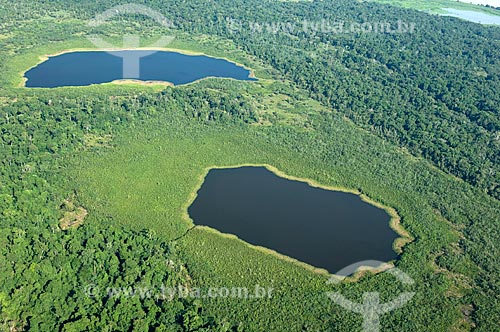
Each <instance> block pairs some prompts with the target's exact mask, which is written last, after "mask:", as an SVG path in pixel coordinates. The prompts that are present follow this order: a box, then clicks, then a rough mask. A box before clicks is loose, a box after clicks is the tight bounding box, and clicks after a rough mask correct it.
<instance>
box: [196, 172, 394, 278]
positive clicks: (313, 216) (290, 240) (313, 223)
mask: <svg viewBox="0 0 500 332" xmlns="http://www.w3.org/2000/svg"><path fill="white" fill-rule="evenodd" d="M188 212H189V215H190V217H191V218H192V219H193V220H194V222H195V224H196V225H204V226H209V227H212V228H215V229H217V230H219V231H220V232H223V233H229V234H234V235H236V236H238V237H239V238H240V239H242V240H244V241H246V242H248V243H251V244H254V245H258V246H262V247H266V248H269V249H273V250H275V251H277V252H278V253H281V254H284V255H287V256H289V257H292V258H295V259H297V260H299V261H302V262H305V263H308V264H310V265H312V266H314V267H319V268H323V269H326V270H328V271H329V272H331V273H335V272H337V271H339V270H340V269H342V268H343V267H346V266H348V265H350V264H353V263H356V262H359V261H364V260H378V261H390V260H393V259H395V258H397V255H396V253H395V252H394V251H393V249H392V244H393V242H394V240H395V239H396V238H397V237H398V235H397V234H396V232H395V231H393V230H392V229H391V228H390V227H389V221H390V216H389V215H388V214H387V213H386V212H385V211H384V210H382V209H380V208H377V207H375V206H373V205H370V204H368V203H366V202H364V201H362V200H361V198H360V197H359V196H357V195H354V194H350V193H343V192H338V191H330V190H325V189H320V188H314V187H311V186H309V185H308V184H307V183H304V182H298V181H291V180H287V179H284V178H281V177H278V176H277V175H275V174H274V173H272V172H270V171H269V170H267V169H266V168H264V167H242V168H232V169H213V170H211V171H210V172H209V173H208V175H207V177H206V178H205V181H204V183H203V185H202V187H201V188H200V190H199V191H198V196H197V198H196V199H195V201H194V202H193V204H192V205H191V206H190V207H189V209H188Z"/></svg>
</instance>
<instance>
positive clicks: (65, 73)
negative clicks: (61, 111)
mask: <svg viewBox="0 0 500 332" xmlns="http://www.w3.org/2000/svg"><path fill="white" fill-rule="evenodd" d="M151 53H152V54H151ZM250 76H251V75H250V71H249V70H248V69H246V68H244V67H242V66H239V65H237V64H235V63H233V62H230V61H227V60H224V59H218V58H213V57H209V56H205V55H186V54H181V53H177V52H166V51H156V52H151V51H146V50H140V51H139V50H130V51H114V52H105V51H87V52H71V53H64V54H61V55H58V56H53V57H49V59H48V60H46V61H44V62H42V63H40V64H39V65H37V66H36V67H34V68H32V69H30V70H29V71H27V72H26V74H25V77H26V79H27V81H26V86H27V87H39V88H54V87H61V86H86V85H91V84H99V83H107V82H112V81H115V80H122V79H135V80H141V81H160V82H170V83H172V84H174V85H180V84H186V83H191V82H195V81H197V80H200V79H203V78H207V77H220V78H233V79H237V80H255V79H254V78H251V77H250Z"/></svg>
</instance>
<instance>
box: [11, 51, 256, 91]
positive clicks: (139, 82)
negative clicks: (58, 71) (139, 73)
mask: <svg viewBox="0 0 500 332" xmlns="http://www.w3.org/2000/svg"><path fill="white" fill-rule="evenodd" d="M118 51H158V52H172V53H178V54H183V55H190V56H206V57H208V58H212V59H219V60H225V61H227V62H229V63H232V64H234V65H236V66H237V67H240V68H243V69H245V70H248V72H249V74H248V78H250V79H257V77H256V76H255V70H254V69H253V68H249V67H247V66H245V65H244V64H242V63H239V62H236V61H234V60H231V59H228V58H226V57H216V56H212V55H208V54H205V53H202V52H194V51H189V50H185V49H177V48H168V47H137V48H102V49H99V48H69V49H65V50H61V51H58V52H56V53H51V54H42V55H40V56H39V57H38V61H37V62H36V63H35V64H34V65H33V66H31V67H29V68H27V69H26V70H23V71H22V72H21V73H20V74H19V75H20V76H21V81H20V82H19V85H18V87H20V88H29V89H33V87H27V86H26V83H27V81H28V78H27V77H26V76H25V75H26V73H27V72H28V71H30V70H31V69H33V68H35V67H37V66H38V65H40V64H42V63H44V62H46V61H48V60H49V59H50V58H53V57H57V56H60V55H63V54H68V53H77V52H118ZM208 78H214V76H210V77H204V78H201V79H198V80H195V81H193V82H189V83H186V84H178V85H175V84H173V83H172V82H168V81H142V80H135V79H133V80H131V79H119V80H114V81H111V82H105V83H98V84H91V85H100V84H122V85H160V84H161V85H167V86H184V85H189V84H194V83H197V82H199V81H201V80H205V79H208ZM217 78H220V77H217ZM143 82H144V83H143ZM152 82H154V83H155V84H152ZM156 82H158V83H156ZM91 85H85V86H70V87H73V88H85V87H88V86H91ZM61 87H66V86H61ZM61 87H56V88H61Z"/></svg>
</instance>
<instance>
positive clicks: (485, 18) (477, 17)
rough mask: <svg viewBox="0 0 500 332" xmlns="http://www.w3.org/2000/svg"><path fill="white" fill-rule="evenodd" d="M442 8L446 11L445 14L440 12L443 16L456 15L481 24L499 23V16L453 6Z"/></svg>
mask: <svg viewBox="0 0 500 332" xmlns="http://www.w3.org/2000/svg"><path fill="white" fill-rule="evenodd" d="M443 10H445V11H446V12H447V14H442V15H443V16H453V17H458V18H461V19H464V20H467V21H471V22H475V23H481V24H493V25H500V16H495V15H488V14H485V13H481V12H476V11H472V10H460V9H454V8H443Z"/></svg>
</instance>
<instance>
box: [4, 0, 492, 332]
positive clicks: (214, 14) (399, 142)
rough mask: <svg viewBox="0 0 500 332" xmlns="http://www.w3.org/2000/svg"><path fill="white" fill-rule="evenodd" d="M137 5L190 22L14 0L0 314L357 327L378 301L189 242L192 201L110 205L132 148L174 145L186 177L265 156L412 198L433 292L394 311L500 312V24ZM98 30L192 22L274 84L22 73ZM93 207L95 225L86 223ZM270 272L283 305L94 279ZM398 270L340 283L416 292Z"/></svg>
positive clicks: (410, 259)
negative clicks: (400, 27) (393, 28)
mask: <svg viewBox="0 0 500 332" xmlns="http://www.w3.org/2000/svg"><path fill="white" fill-rule="evenodd" d="M136 2H137V3H140V4H143V5H146V6H148V7H150V8H152V9H154V10H157V11H158V12H160V13H162V14H163V15H164V16H165V17H166V18H168V19H169V20H171V21H172V22H173V23H174V25H175V28H174V29H165V28H163V27H158V26H157V24H156V23H155V22H154V21H153V20H150V19H147V18H145V17H143V16H141V15H136V16H132V17H130V16H129V17H120V18H116V19H114V20H112V21H110V22H109V23H108V24H105V25H103V26H100V27H97V28H96V27H89V26H88V25H87V22H88V20H89V19H91V18H93V17H94V16H95V15H96V14H99V13H102V12H103V11H105V10H107V9H109V8H112V7H113V6H115V5H119V4H124V3H125V2H123V1H111V0H103V1H99V2H96V1H89V0H83V1H73V0H53V1H28V0H21V1H16V2H10V1H6V0H0V18H1V20H0V71H1V72H2V73H5V74H4V75H3V76H2V77H0V134H1V136H0V285H1V286H0V330H6V331H7V330H10V331H21V330H33V331H56V330H62V331H84V330H89V331H93V330H94V331H95V330H106V329H107V330H130V331H132V330H134V331H135V330H137V331H144V330H152V331H153V330H154V331H156V330H157V331H231V330H234V331H242V330H243V331H259V330H263V329H268V330H292V331H295V330H297V331H300V330H302V331H318V330H332V329H333V330H339V331H352V330H355V329H359V326H361V325H360V324H361V318H360V317H358V316H354V315H350V314H348V313H346V312H344V311H342V310H340V309H339V308H334V307H332V306H331V305H330V302H328V299H327V298H322V297H320V296H319V295H318V294H323V292H324V291H326V290H328V289H329V288H327V286H326V284H325V278H324V276H319V275H314V274H313V273H312V272H310V271H306V270H304V269H302V268H301V267H298V266H295V265H294V264H290V263H288V262H285V261H281V260H278V259H275V258H274V257H270V255H266V254H263V253H260V252H256V251H252V250H250V249H248V248H247V247H245V246H244V245H242V244H241V243H239V242H237V241H235V240H229V239H223V238H221V237H217V236H215V235H213V234H211V233H203V231H198V232H193V233H192V234H190V235H189V236H188V237H185V238H184V239H183V240H181V241H175V239H178V238H179V236H181V235H182V234H183V232H185V230H186V228H187V226H188V225H186V224H185V223H183V221H182V220H181V219H182V217H181V212H182V211H179V210H177V209H175V208H174V207H170V209H171V210H168V209H167V210H168V211H167V212H168V216H169V217H171V218H172V220H169V222H171V224H169V226H168V227H167V226H163V227H162V226H160V225H161V224H162V221H163V220H162V221H159V220H157V219H155V218H153V217H151V218H149V219H148V218H146V217H144V218H143V219H141V218H136V219H134V218H133V216H134V215H133V214H132V217H128V215H126V214H125V213H122V214H120V211H118V210H116V211H115V210H113V209H114V205H113V204H118V203H119V202H118V203H116V202H113V200H112V198H110V197H113V195H115V196H117V197H118V196H120V195H119V193H118V194H116V193H114V194H113V192H111V193H108V192H107V190H117V191H119V190H121V189H123V187H120V185H119V181H117V183H116V186H115V184H113V183H110V182H108V181H109V178H110V177H109V176H108V175H109V174H107V173H106V172H105V171H102V170H109V172H114V174H118V177H120V176H122V175H123V174H127V176H131V177H133V176H137V177H138V178H141V177H140V176H141V174H142V173H141V172H139V173H137V174H136V173H127V171H125V170H122V169H120V168H116V167H119V166H121V165H123V164H124V163H125V162H124V160H128V159H126V158H125V157H124V156H138V157H137V158H136V159H137V160H135V159H134V162H135V163H138V165H140V166H141V167H150V165H149V162H150V160H149V159H147V158H146V157H144V156H147V155H148V151H162V149H166V148H167V147H171V149H172V151H171V152H172V157H176V158H178V159H179V162H178V163H179V165H182V166H183V167H184V168H183V167H180V166H179V165H176V164H175V163H174V164H168V163H169V159H167V160H166V161H165V160H164V161H161V160H160V161H161V162H163V163H165V164H166V165H170V166H172V168H173V169H174V170H176V168H175V167H179V169H178V170H177V172H179V173H177V174H174V175H177V176H178V177H179V178H183V176H185V177H187V175H186V174H189V175H192V176H193V177H196V176H197V175H198V172H199V171H200V169H201V168H202V167H201V166H202V165H203V166H205V165H206V164H207V163H208V164H210V163H212V164H214V163H217V162H225V163H231V162H233V161H234V160H238V161H248V160H250V161H254V162H262V161H263V160H265V161H269V162H274V163H276V164H279V166H281V167H282V168H283V169H287V170H288V171H289V172H290V173H291V174H294V173H296V174H297V175H302V176H304V177H311V178H313V179H315V180H317V181H320V182H325V183H327V184H331V185H337V186H346V187H350V188H355V189H359V190H360V191H362V192H363V193H366V194H367V195H369V196H370V197H373V198H375V199H377V200H379V201H381V202H383V203H385V204H388V205H389V206H392V207H394V208H395V209H396V210H397V211H398V213H399V214H400V215H401V217H402V225H403V226H404V227H405V228H407V229H408V231H409V232H410V233H411V235H412V237H413V238H414V241H413V242H412V243H410V244H408V245H406V246H405V247H404V249H403V252H402V255H401V258H400V260H399V261H398V262H397V263H396V264H397V266H398V267H400V268H402V269H404V270H405V271H406V272H408V273H409V274H411V275H412V277H413V278H414V279H415V281H416V285H417V286H416V287H417V291H418V292H417V294H418V295H417V296H416V299H415V304H416V305H413V306H408V307H405V308H404V309H402V310H401V311H398V312H395V314H394V315H391V316H390V317H387V316H384V318H383V321H382V327H383V328H384V329H387V330H415V331H417V330H418V331H425V330H429V329H431V330H436V331H445V330H460V331H462V330H464V331H465V330H472V329H475V330H477V331H494V330H495V329H496V328H498V317H499V316H500V305H499V304H498V302H499V301H498V294H499V293H500V290H499V275H500V270H499V264H498V257H500V253H499V250H498V245H497V244H498V241H499V240H500V236H499V234H498V226H499V222H500V219H499V218H500V217H499V216H500V203H499V201H498V200H499V199H500V186H499V180H500V116H499V112H500V96H499V94H498V91H500V28H497V27H488V26H481V25H478V24H473V23H468V22H463V21H461V20H458V19H454V18H444V17H434V16H430V15H427V14H425V13H420V12H417V11H413V10H407V9H400V8H395V7H391V6H388V5H381V4H375V3H367V2H357V1H348V0H337V1H313V2H281V1H257V0H250V1H229V0H221V1H198V0H193V1H180V0H172V1H157V0H152V1H136ZM305 21H307V22H316V23H317V22H330V23H331V22H340V21H342V22H346V24H349V23H352V22H356V23H359V24H361V23H363V22H389V23H391V24H393V25H397V22H398V21H399V22H406V23H408V24H414V29H413V31H412V32H406V33H332V32H331V31H323V32H322V31H319V30H314V29H312V28H311V30H309V31H305V30H304V29H303V25H304V22H305ZM137 22H140V23H139V24H136V23H137ZM273 22H274V23H273ZM276 23H277V24H278V25H272V24H276ZM269 24H271V25H269ZM292 26H293V27H294V28H290V27H292ZM313 30H314V31H313ZM91 33H92V34H93V33H100V34H102V35H104V36H107V37H108V38H110V39H112V40H118V39H119V38H120V37H121V36H122V35H123V34H124V33H127V34H134V33H135V34H139V35H141V36H143V37H144V38H146V39H148V38H149V39H152V40H154V39H155V38H156V37H157V36H160V35H162V34H169V35H174V36H176V37H177V39H178V40H179V44H178V45H181V46H182V45H186V48H188V49H189V48H195V49H196V50H198V51H200V50H201V51H206V52H207V53H214V54H215V55H219V56H224V55H226V53H227V54H230V55H231V56H235V57H238V60H241V61H243V62H245V64H247V65H250V66H254V68H256V69H257V70H256V72H257V74H258V76H259V75H260V77H261V78H262V79H261V81H260V82H259V83H242V82H232V81H225V80H217V79H215V80H207V81H203V82H199V83H197V84H194V85H189V86H184V87H167V88H161V90H159V91H158V90H157V89H156V88H151V89H150V88H149V87H137V86H132V87H130V86H113V85H111V86H93V87H87V88H62V89H54V90H50V89H48V90H47V89H26V88H21V87H17V86H16V84H17V82H18V81H19V80H20V77H19V72H20V71H25V70H27V69H28V68H29V67H30V66H33V65H34V64H35V63H34V61H35V62H36V59H37V58H38V57H39V56H41V55H44V54H45V53H39V52H41V51H40V50H41V49H42V48H43V47H47V48H48V49H51V50H52V49H56V50H58V51H63V50H65V49H66V46H65V45H72V46H71V47H69V48H77V47H78V46H80V45H82V46H80V47H85V46H83V45H87V44H85V41H86V39H85V36H87V35H89V34H91ZM75 45H77V46H75ZM61 48H62V49H61ZM230 55H227V56H228V57H230ZM135 141H137V142H140V143H141V144H142V146H139V145H138V144H137V145H134V142H135ZM199 142H204V143H203V146H202V148H200V146H199ZM138 146H139V147H138ZM176 146H177V148H176ZM183 149H186V150H188V151H192V156H190V158H191V159H189V160H184V159H187V157H186V156H185V151H183ZM113 158H116V159H113ZM120 158H121V159H120ZM127 158H129V157H127ZM144 158H146V159H145V160H146V161H145V162H144V163H141V160H142V159H144ZM148 158H152V157H148ZM183 158H184V159H183ZM116 160H118V162H116ZM153 160H156V159H153ZM182 160H184V162H185V164H182ZM75 165H79V166H78V167H81V169H80V168H78V167H75ZM82 165H83V166H82ZM92 167H94V168H93V169H92ZM72 169H77V170H78V171H76V172H75V171H74V170H73V172H72V171H71V170H72ZM122 172H123V173H122ZM183 172H184V173H183ZM93 177H94V178H93ZM81 178H85V179H86V178H88V179H89V180H88V182H85V181H87V180H82V179H81ZM92 179H93V180H92ZM92 181H94V182H92ZM165 181H167V182H168V183H170V184H172V185H174V184H175V186H177V187H175V189H176V193H177V194H174V195H173V196H172V197H171V199H172V206H174V204H173V203H174V202H175V203H176V204H177V203H179V204H178V205H182V203H183V202H182V200H185V199H186V197H187V194H186V195H185V196H182V195H181V194H180V193H181V192H186V193H189V192H190V191H191V190H192V189H193V188H191V187H189V186H188V184H186V183H177V182H175V181H174V180H168V179H167V180H165ZM169 181H172V182H169ZM100 185H101V186H102V187H100ZM89 188H91V189H89ZM120 188H121V189H120ZM94 189H95V190H94ZM105 193H107V194H106V195H109V196H106V195H105ZM151 195H152V194H151ZM147 197H148V199H149V200H151V202H149V201H146V202H144V204H143V205H141V206H138V207H137V211H136V212H137V214H138V215H140V214H142V215H145V216H149V214H148V212H151V211H150V210H151V209H150V208H149V206H148V204H150V203H151V204H152V202H153V201H154V199H156V198H155V197H153V196H151V197H149V196H147ZM122 204H126V203H122ZM118 206H119V205H118ZM119 207H120V206H119ZM121 208H123V207H121ZM134 208H135V207H134ZM123 209H124V210H126V209H125V208H123ZM83 211H84V212H85V213H83ZM127 212H128V210H127ZM153 212H154V211H153ZM151 213H152V212H151ZM87 214H88V215H87ZM82 215H84V216H85V221H84V222H83V224H82V225H80V227H70V226H71V225H72V223H71V220H70V219H71V218H76V220H77V221H78V218H79V217H80V216H82ZM151 215H154V214H151ZM70 217H71V218H70ZM122 217H123V218H122ZM68 218H69V219H68ZM121 219H123V220H121ZM129 219H130V220H131V222H130V224H127V222H128V220H129ZM124 220H127V222H124ZM163 222H164V221H163ZM103 225H104V226H103ZM200 248H202V249H200ZM242 266H243V267H245V268H246V269H247V270H246V272H241V271H243V270H242V269H243V268H242ZM253 271H260V274H259V273H253ZM269 279H272V280H273V282H272V284H273V286H274V287H277V290H276V292H277V294H278V295H277V296H276V297H275V298H273V299H271V300H269V302H265V303H257V302H252V301H247V302H245V301H240V302H236V301H233V302H224V301H223V300H221V301H218V300H213V301H211V300H206V301H199V300H194V299H175V300H173V301H168V302H165V301H157V300H154V299H138V298H131V299H127V300H124V299H120V298H117V299H114V298H111V299H110V298H109V297H105V296H102V297H84V296H83V295H82V288H84V286H85V285H95V286H96V287H100V288H102V289H105V288H106V287H127V286H129V285H130V284H131V283H136V284H141V285H158V284H169V285H176V284H181V285H187V286H189V287H191V286H200V285H204V284H206V283H210V281H212V282H215V281H216V282H218V283H220V284H228V283H235V282H236V281H235V280H239V281H241V282H243V283H247V284H249V285H252V283H255V281H257V282H258V283H260V284H265V283H271V282H270V281H269ZM388 285H389V286H388ZM391 285H392V284H391V281H390V279H389V278H388V277H387V276H384V275H377V276H373V278H372V277H370V276H367V277H365V278H362V280H361V281H360V282H359V283H356V284H347V285H340V286H337V287H338V288H337V289H339V290H343V291H345V292H346V293H348V294H349V295H351V297H352V298H353V299H354V298H356V299H358V300H359V299H360V298H361V296H362V293H363V292H365V291H368V290H370V289H373V288H374V287H375V288H376V287H379V288H380V287H381V286H384V287H385V290H384V293H383V294H382V295H383V296H384V298H390V297H391V296H393V295H394V292H395V291H397V290H398V288H397V287H396V286H391ZM304 299H307V301H306V302H307V303H305V304H304Z"/></svg>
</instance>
